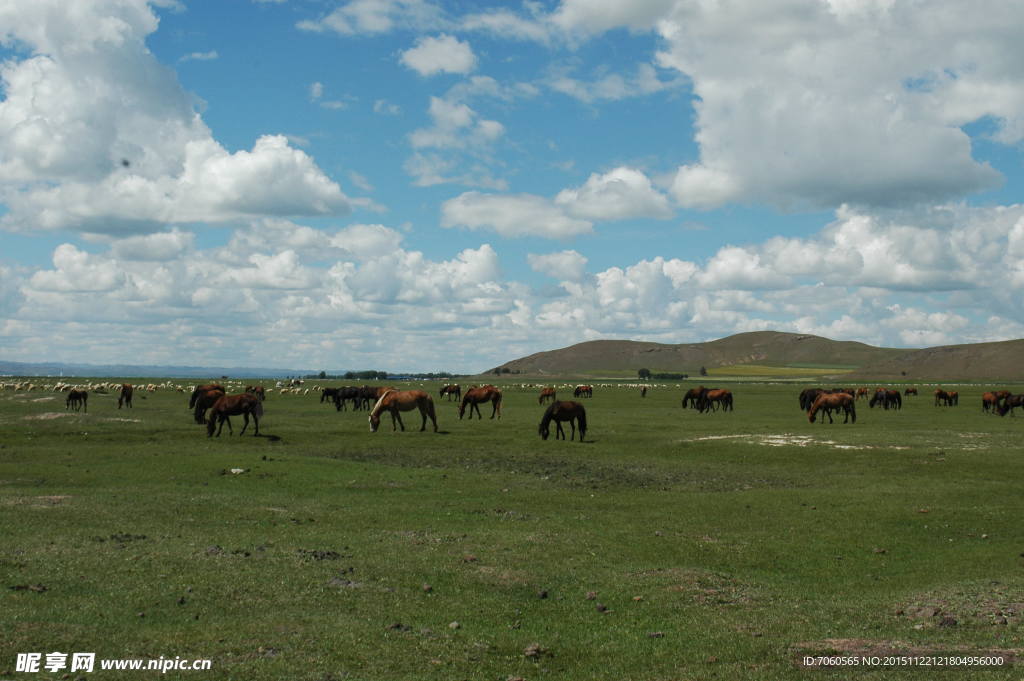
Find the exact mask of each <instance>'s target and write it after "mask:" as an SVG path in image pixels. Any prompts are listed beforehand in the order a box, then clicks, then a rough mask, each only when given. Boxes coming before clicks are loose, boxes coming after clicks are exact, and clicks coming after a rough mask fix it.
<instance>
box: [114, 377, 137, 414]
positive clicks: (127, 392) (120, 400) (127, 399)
mask: <svg viewBox="0 0 1024 681" xmlns="http://www.w3.org/2000/svg"><path fill="white" fill-rule="evenodd" d="M134 392H135V387H134V386H132V384H131V383H122V384H121V394H120V395H118V396H117V408H118V409H120V408H121V406H122V405H124V406H126V407H128V408H129V409H131V408H132V393H134Z"/></svg>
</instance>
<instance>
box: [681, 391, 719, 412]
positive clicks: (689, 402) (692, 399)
mask: <svg viewBox="0 0 1024 681" xmlns="http://www.w3.org/2000/svg"><path fill="white" fill-rule="evenodd" d="M705 390H707V388H705V387H704V386H702V385H701V386H698V387H696V388H690V389H689V390H687V391H686V394H685V395H683V409H686V408H687V407H693V408H695V409H696V407H697V400H698V399H700V396H701V394H702V393H703V392H704V391H705ZM713 390H717V388H713Z"/></svg>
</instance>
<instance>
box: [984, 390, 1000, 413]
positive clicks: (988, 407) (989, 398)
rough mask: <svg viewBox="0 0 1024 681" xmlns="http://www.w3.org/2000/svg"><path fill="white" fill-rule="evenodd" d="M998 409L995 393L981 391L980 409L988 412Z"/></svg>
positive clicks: (994, 411) (997, 399)
mask: <svg viewBox="0 0 1024 681" xmlns="http://www.w3.org/2000/svg"><path fill="white" fill-rule="evenodd" d="M997 409H999V398H998V397H996V394H995V393H991V392H989V393H982V395H981V410H982V411H983V412H988V413H990V414H995V413H996V410H997Z"/></svg>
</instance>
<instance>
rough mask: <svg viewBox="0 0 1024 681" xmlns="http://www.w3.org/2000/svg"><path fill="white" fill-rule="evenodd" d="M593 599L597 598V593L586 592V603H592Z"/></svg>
mask: <svg viewBox="0 0 1024 681" xmlns="http://www.w3.org/2000/svg"><path fill="white" fill-rule="evenodd" d="M595 598H597V592H596V591H588V592H587V600H588V601H592V600H594V599H595Z"/></svg>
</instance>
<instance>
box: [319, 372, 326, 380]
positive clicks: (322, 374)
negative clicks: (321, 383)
mask: <svg viewBox="0 0 1024 681" xmlns="http://www.w3.org/2000/svg"><path fill="white" fill-rule="evenodd" d="M318 376H320V378H327V372H326V371H321V372H320V373H319V374H318Z"/></svg>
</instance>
